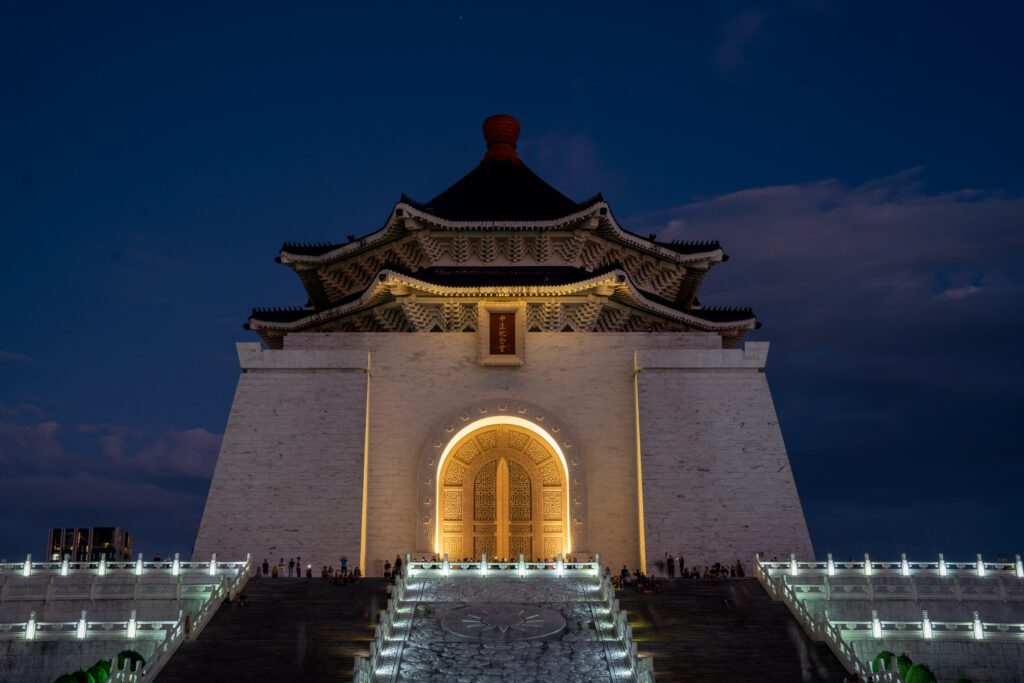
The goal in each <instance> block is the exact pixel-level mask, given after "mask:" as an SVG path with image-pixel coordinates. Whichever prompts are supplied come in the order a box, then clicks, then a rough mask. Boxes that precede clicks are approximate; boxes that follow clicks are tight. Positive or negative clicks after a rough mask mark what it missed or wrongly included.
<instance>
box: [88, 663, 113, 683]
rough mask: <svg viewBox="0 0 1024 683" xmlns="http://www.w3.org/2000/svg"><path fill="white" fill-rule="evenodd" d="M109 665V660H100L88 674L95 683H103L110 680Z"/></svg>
mask: <svg viewBox="0 0 1024 683" xmlns="http://www.w3.org/2000/svg"><path fill="white" fill-rule="evenodd" d="M110 664H111V662H110V660H109V659H101V660H100V661H98V662H96V663H95V664H93V665H92V668H91V669H89V673H91V674H92V677H93V678H95V679H96V683H104V682H105V681H106V680H107V679H108V678H110V669H111V666H110Z"/></svg>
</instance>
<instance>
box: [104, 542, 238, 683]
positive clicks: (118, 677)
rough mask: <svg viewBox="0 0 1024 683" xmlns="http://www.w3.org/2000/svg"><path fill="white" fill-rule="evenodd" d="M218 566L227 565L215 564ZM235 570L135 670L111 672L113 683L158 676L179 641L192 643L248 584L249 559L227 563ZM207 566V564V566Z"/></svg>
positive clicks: (135, 682)
mask: <svg viewBox="0 0 1024 683" xmlns="http://www.w3.org/2000/svg"><path fill="white" fill-rule="evenodd" d="M217 564H218V567H220V566H223V565H225V564H229V563H223V562H218V563H217ZM230 564H231V565H232V568H233V569H234V570H235V573H234V575H233V576H229V575H228V574H222V575H220V576H221V580H220V584H219V585H218V586H217V587H216V588H215V589H214V590H213V592H212V593H211V594H210V596H209V597H208V598H207V599H206V601H205V602H203V604H202V605H200V607H199V609H198V610H197V611H196V614H195V616H194V617H193V615H192V614H185V613H184V611H181V612H180V613H179V615H178V620H177V621H176V622H175V623H174V626H173V627H172V628H171V629H170V630H168V631H167V635H166V637H165V638H164V640H163V641H162V642H161V643H160V644H159V645H157V646H156V649H155V650H154V651H153V654H152V655H150V657H149V659H148V660H146V663H145V664H144V665H143V666H142V668H141V669H140V670H138V671H130V670H129V668H128V665H127V664H126V667H125V668H124V669H117V668H116V665H115V670H114V671H112V672H111V674H112V675H111V678H110V680H112V681H113V682H114V683H139V682H140V681H149V680H152V679H154V678H156V676H157V674H159V673H160V671H161V670H162V669H163V668H164V666H165V665H166V664H167V662H168V661H170V659H171V657H172V656H173V655H174V653H175V652H176V651H177V650H178V647H179V646H180V645H181V643H182V642H184V641H185V640H186V639H187V640H194V639H195V638H198V637H199V634H200V633H201V632H202V630H203V629H204V628H205V627H206V625H207V624H208V623H209V621H210V619H211V618H212V617H213V615H214V613H215V612H216V611H217V610H218V609H220V606H221V604H222V603H223V601H224V600H233V599H235V598H236V597H237V596H238V594H239V593H240V592H241V591H242V589H243V588H244V587H245V585H246V584H247V583H248V581H249V573H250V569H251V565H252V556H251V555H247V556H246V559H245V561H244V562H237V563H230ZM207 567H209V563H207Z"/></svg>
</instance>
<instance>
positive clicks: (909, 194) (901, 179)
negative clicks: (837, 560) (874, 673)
mask: <svg viewBox="0 0 1024 683" xmlns="http://www.w3.org/2000/svg"><path fill="white" fill-rule="evenodd" d="M624 222H625V223H626V224H627V225H629V226H630V228H631V229H634V230H636V231H637V232H639V233H641V234H647V233H651V232H654V233H659V234H660V236H661V238H662V239H683V240H701V239H718V240H720V241H721V243H722V245H723V248H724V249H725V251H726V252H727V253H728V254H729V255H730V257H731V258H730V260H729V261H728V262H727V263H724V264H719V265H717V266H715V267H714V268H713V269H712V270H711V272H710V273H709V274H708V276H707V278H706V280H705V282H704V284H703V285H702V287H701V290H700V299H701V302H702V303H704V304H710V305H751V306H753V307H754V311H755V313H756V314H757V315H758V318H759V319H760V320H761V321H762V322H763V323H764V327H763V329H761V330H759V331H757V332H755V333H752V334H751V336H750V338H751V339H762V340H768V341H771V342H772V352H771V354H770V355H769V365H768V373H769V376H770V378H771V382H772V389H773V397H774V399H775V402H776V406H777V408H778V411H779V415H780V419H781V421H782V427H783V433H784V434H785V437H786V442H787V447H788V448H789V451H790V457H791V459H792V461H793V469H794V472H795V474H796V476H797V481H798V484H799V485H800V491H801V495H802V497H803V499H804V502H805V505H806V506H807V509H808V514H809V518H810V522H811V526H812V529H814V530H815V538H816V540H817V539H818V538H820V537H822V536H824V535H826V534H828V533H834V534H835V539H836V542H837V545H833V546H831V547H832V548H839V547H841V546H842V543H843V542H846V541H849V540H850V539H857V538H859V540H857V541H856V543H857V544H861V545H858V546H857V547H856V548H851V552H852V551H854V550H856V551H858V552H863V547H862V544H863V543H864V541H865V539H864V534H865V533H866V532H865V531H864V530H866V529H874V528H875V527H873V526H871V525H870V524H869V523H867V522H865V524H864V525H861V526H860V527H859V528H856V525H853V524H849V525H847V526H846V528H845V529H843V530H839V529H838V528H836V527H835V526H834V525H833V524H832V521H831V517H830V515H832V514H833V513H834V510H833V509H832V507H831V506H830V503H829V501H835V500H851V499H854V500H857V501H858V504H859V505H863V506H866V508H870V509H874V508H876V507H878V506H879V505H895V506H896V507H897V508H898V509H899V510H900V513H899V515H896V516H893V517H891V519H899V518H902V517H907V516H908V515H909V516H913V515H914V514H917V513H916V512H914V511H915V510H918V509H923V508H921V506H922V505H925V504H927V503H928V502H929V501H933V500H935V499H936V498H946V497H948V496H950V495H959V494H962V493H963V492H968V493H971V494H977V495H978V496H980V497H984V498H985V499H986V501H987V503H986V504H987V505H988V508H987V509H988V510H989V518H990V519H991V518H997V519H1003V518H1005V519H1010V518H1014V517H1016V514H1015V512H1016V511H1015V510H1014V509H1013V501H1014V500H1015V496H1016V493H1015V492H1014V489H1013V486H1012V485H1011V484H1009V483H1008V482H1011V481H1020V480H1021V479H1022V478H1024V464H1021V461H1020V459H1019V458H1015V457H1010V454H1012V453H1015V452H1017V451H1018V450H1019V448H1018V445H1017V444H1018V443H1019V435H1018V434H1017V433H1016V428H1015V424H1016V423H1017V422H1018V417H1017V416H1016V406H1019V405H1021V403H1022V401H1024V387H1022V385H1021V383H1020V377H1021V376H1024V357H1022V356H1021V354H1020V353H1019V349H1018V346H1019V339H1020V338H1021V336H1022V335H1024V321H1022V320H1021V319H1020V317H1019V316H1018V315H1017V312H1018V311H1021V310H1024V198H1021V197H1017V196H1008V195H1006V194H1005V193H1002V192H998V191H983V190H977V189H974V188H965V189H959V190H955V191H948V192H934V191H928V190H927V189H926V186H925V184H924V182H923V172H922V171H921V170H919V169H911V170H909V171H906V172H903V173H899V174H896V175H893V176H890V177H885V178H878V179H875V180H872V181H870V182H866V183H863V184H859V185H849V184H846V183H843V182H840V181H837V180H821V181H816V182H808V183H800V184H791V185H775V186H768V187H757V188H750V189H745V190H741V191H737V192H733V193H729V194H724V195H721V196H715V197H709V198H706V199H701V200H698V201H693V202H689V203H686V204H682V205H678V206H673V207H670V208H667V209H664V210H660V211H654V212H650V213H646V214H642V215H638V216H633V217H630V218H627V219H626V220H625V221H624ZM926 516H927V515H926ZM884 518H885V515H867V516H865V517H864V519H870V520H876V519H877V520H881V519H884ZM975 522H976V523H975ZM981 525H982V522H981V521H980V520H973V519H972V521H971V523H970V524H966V523H965V525H964V529H963V534H962V535H963V539H960V538H956V539H950V540H951V541H955V542H956V543H957V544H959V545H958V546H957V547H959V548H961V549H962V551H963V552H971V553H973V552H977V549H978V548H981V547H989V546H990V547H992V548H997V547H998V548H1003V547H1005V546H1000V545H999V543H1000V538H999V537H1002V542H1004V543H1005V541H1006V538H1005V535H1006V534H1007V533H1016V530H1019V527H1020V525H1017V528H1016V530H1013V529H1009V527H1008V525H1007V524H1005V523H1001V524H1000V525H996V526H992V527H991V528H988V527H985V526H981ZM829 529H832V531H828V530H829ZM929 529H931V531H932V532H934V535H935V537H936V538H937V539H941V538H943V534H942V530H941V529H939V528H937V527H933V526H930V527H929ZM840 537H841V538H840ZM1011 537H1012V536H1011ZM970 539H975V540H977V541H978V542H979V543H982V541H984V543H987V544H988V545H987V546H986V545H978V546H974V548H975V549H974V550H971V547H972V546H971V544H970V542H969V540H970ZM851 543H852V541H851ZM951 547H952V546H951ZM947 552H952V551H947Z"/></svg>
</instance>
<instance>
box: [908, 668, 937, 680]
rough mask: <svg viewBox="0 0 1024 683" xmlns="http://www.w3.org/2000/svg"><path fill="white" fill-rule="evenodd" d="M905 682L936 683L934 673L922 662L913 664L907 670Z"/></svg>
mask: <svg viewBox="0 0 1024 683" xmlns="http://www.w3.org/2000/svg"><path fill="white" fill-rule="evenodd" d="M904 681H906V683H936V681H935V674H933V673H932V671H931V669H929V668H928V667H927V666H925V665H924V664H915V665H914V666H912V667H910V670H909V671H907V676H906V678H905V679H904Z"/></svg>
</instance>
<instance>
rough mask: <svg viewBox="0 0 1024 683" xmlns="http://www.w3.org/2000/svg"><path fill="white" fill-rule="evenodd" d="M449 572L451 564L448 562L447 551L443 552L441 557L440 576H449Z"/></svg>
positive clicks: (450, 571)
mask: <svg viewBox="0 0 1024 683" xmlns="http://www.w3.org/2000/svg"><path fill="white" fill-rule="evenodd" d="M451 573H452V566H451V563H450V562H448V553H445V554H444V556H443V557H442V558H441V576H451Z"/></svg>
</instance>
